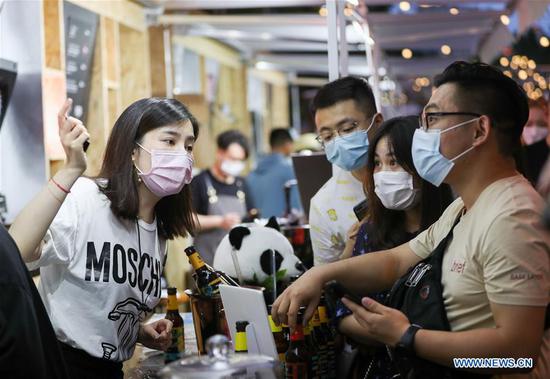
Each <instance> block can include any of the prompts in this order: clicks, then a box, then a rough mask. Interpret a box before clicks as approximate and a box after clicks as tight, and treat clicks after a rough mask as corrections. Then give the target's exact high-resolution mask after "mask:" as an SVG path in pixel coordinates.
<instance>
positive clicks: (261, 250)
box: [213, 217, 305, 285]
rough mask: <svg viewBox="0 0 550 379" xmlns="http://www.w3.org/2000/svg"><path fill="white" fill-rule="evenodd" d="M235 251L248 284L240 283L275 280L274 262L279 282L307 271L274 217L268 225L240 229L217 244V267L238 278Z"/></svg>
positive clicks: (260, 282)
mask: <svg viewBox="0 0 550 379" xmlns="http://www.w3.org/2000/svg"><path fill="white" fill-rule="evenodd" d="M233 251H234V252H235V256H236V258H237V260H238V265H239V267H240V271H241V276H242V279H243V280H244V282H245V283H241V284H256V285H263V284H265V283H266V281H267V282H268V281H269V280H270V278H271V279H272V278H273V277H272V276H271V275H272V274H273V262H274V261H275V272H276V278H277V281H287V280H288V279H290V278H291V277H293V276H297V275H300V274H301V273H302V272H303V271H304V270H305V267H304V265H303V264H302V262H301V261H300V260H299V259H298V257H296V255H294V250H293V248H292V245H291V244H290V242H289V241H288V240H287V239H286V237H285V236H284V235H283V234H281V233H280V231H279V225H278V224H277V220H276V219H275V217H272V218H270V219H269V222H268V223H267V224H266V225H265V226H251V227H246V226H237V227H235V228H233V229H231V231H230V232H229V234H228V235H226V236H225V237H224V238H223V240H222V241H221V242H220V244H219V245H218V248H217V250H216V254H215V256H214V265H213V266H214V268H215V269H216V270H220V271H223V272H225V273H226V274H227V275H229V276H231V277H233V278H238V277H239V275H238V273H237V269H236V268H235V264H234V262H233V256H232V252H233ZM273 255H275V257H273Z"/></svg>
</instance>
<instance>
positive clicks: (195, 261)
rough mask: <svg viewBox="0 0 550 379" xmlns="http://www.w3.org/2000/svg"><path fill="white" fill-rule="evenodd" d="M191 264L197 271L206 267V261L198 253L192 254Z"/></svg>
mask: <svg viewBox="0 0 550 379" xmlns="http://www.w3.org/2000/svg"><path fill="white" fill-rule="evenodd" d="M189 262H191V266H193V268H194V269H195V270H197V269H199V268H201V267H202V266H204V261H203V260H202V258H201V256H200V255H199V254H198V253H193V254H191V255H190V256H189Z"/></svg>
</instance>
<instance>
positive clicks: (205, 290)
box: [200, 277, 222, 297]
mask: <svg viewBox="0 0 550 379" xmlns="http://www.w3.org/2000/svg"><path fill="white" fill-rule="evenodd" d="M221 281H222V280H221V279H220V278H219V277H217V278H216V279H214V280H212V281H210V282H209V283H208V284H207V285H206V286H203V287H202V288H201V289H200V293H202V294H203V295H204V296H207V297H212V296H214V295H216V294H218V293H220V289H219V288H218V285H219V284H221Z"/></svg>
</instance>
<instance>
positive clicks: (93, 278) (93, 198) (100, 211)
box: [27, 178, 166, 362]
mask: <svg viewBox="0 0 550 379" xmlns="http://www.w3.org/2000/svg"><path fill="white" fill-rule="evenodd" d="M138 225H139V229H138ZM138 230H139V232H138ZM138 237H139V238H138ZM140 245H141V246H140ZM140 247H141V248H140ZM165 247H166V243H165V241H164V240H159V238H158V235H157V225H156V221H154V222H153V223H152V224H147V223H145V222H144V221H142V220H139V221H138V222H135V221H127V220H122V221H121V220H119V219H118V218H116V217H115V215H114V214H113V213H112V211H111V209H110V201H109V199H108V198H107V197H106V196H105V195H103V194H102V193H101V192H100V191H99V189H98V186H97V184H96V183H95V182H94V181H93V180H91V179H87V178H80V179H78V180H77V182H76V183H75V185H74V186H73V188H72V189H71V193H70V194H69V195H68V196H67V198H66V200H65V202H64V203H63V205H62V206H61V209H60V210H59V212H58V213H57V215H56V217H55V219H54V221H53V223H52V225H51V226H50V228H49V230H48V232H47V234H46V238H45V245H44V247H43V249H42V255H41V257H40V259H38V260H37V261H35V262H31V263H29V264H28V265H27V266H28V267H29V269H35V268H37V267H40V285H39V288H38V290H39V292H40V295H41V297H42V300H43V302H44V305H45V306H46V309H47V310H48V314H49V316H50V319H51V322H52V324H53V327H54V329H55V332H56V335H57V338H58V339H59V340H60V341H61V342H64V343H66V344H68V345H71V346H73V347H75V348H77V349H81V350H84V351H86V352H87V353H88V354H90V355H92V356H94V357H98V358H105V359H109V360H113V361H119V362H121V361H124V360H127V359H129V358H130V357H131V356H132V354H133V351H134V347H135V343H136V340H137V335H138V330H139V324H140V322H141V321H143V320H144V318H145V316H146V314H147V313H148V312H150V311H151V310H152V309H153V308H154V307H155V305H156V304H157V303H158V301H159V299H160V293H161V283H160V279H161V274H162V269H163V264H164V258H165Z"/></svg>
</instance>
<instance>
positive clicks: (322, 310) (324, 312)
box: [319, 305, 328, 323]
mask: <svg viewBox="0 0 550 379" xmlns="http://www.w3.org/2000/svg"><path fill="white" fill-rule="evenodd" d="M319 319H320V321H321V322H322V323H325V322H328V317H327V307H325V306H324V305H320V306H319Z"/></svg>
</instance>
